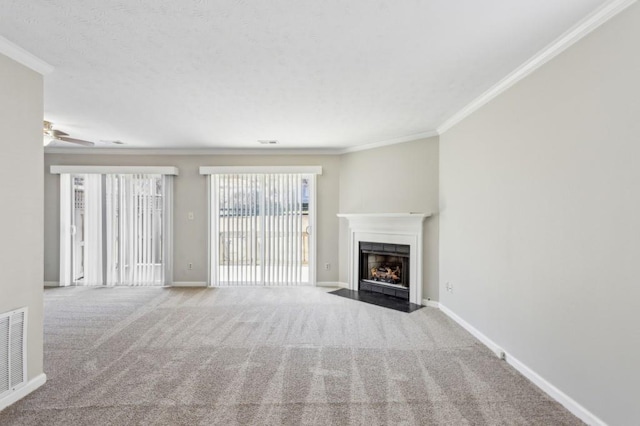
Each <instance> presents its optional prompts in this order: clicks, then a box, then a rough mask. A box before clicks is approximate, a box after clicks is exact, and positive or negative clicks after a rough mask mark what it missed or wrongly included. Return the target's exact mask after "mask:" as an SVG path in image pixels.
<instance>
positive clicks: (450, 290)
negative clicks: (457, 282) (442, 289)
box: [447, 282, 453, 293]
mask: <svg viewBox="0 0 640 426" xmlns="http://www.w3.org/2000/svg"><path fill="white" fill-rule="evenodd" d="M447 291H448V292H449V293H453V286H452V285H451V283H449V282H448V283H447Z"/></svg>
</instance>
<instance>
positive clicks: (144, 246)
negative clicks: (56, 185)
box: [60, 174, 171, 285]
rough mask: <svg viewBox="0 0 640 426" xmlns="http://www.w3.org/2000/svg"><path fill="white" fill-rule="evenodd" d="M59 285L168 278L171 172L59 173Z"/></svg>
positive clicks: (162, 280)
mask: <svg viewBox="0 0 640 426" xmlns="http://www.w3.org/2000/svg"><path fill="white" fill-rule="evenodd" d="M60 192H61V196H60V203H61V209H60V211H61V227H60V230H61V231H60V232H61V234H60V240H61V253H60V282H61V285H164V284H167V283H168V282H167V281H168V280H170V277H171V275H170V273H169V272H170V262H169V258H170V256H169V253H170V241H169V238H170V236H171V232H170V225H171V220H170V213H171V176H165V175H160V174H61V179H60Z"/></svg>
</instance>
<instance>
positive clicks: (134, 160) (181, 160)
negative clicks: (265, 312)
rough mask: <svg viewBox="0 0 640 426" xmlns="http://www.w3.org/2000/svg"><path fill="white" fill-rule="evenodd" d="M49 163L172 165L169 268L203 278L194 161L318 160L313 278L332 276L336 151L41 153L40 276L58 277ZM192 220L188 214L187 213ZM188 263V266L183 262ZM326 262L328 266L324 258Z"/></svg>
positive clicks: (203, 231) (55, 182)
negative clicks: (171, 259) (171, 254)
mask: <svg viewBox="0 0 640 426" xmlns="http://www.w3.org/2000/svg"><path fill="white" fill-rule="evenodd" d="M50 165H113V166H129V165H132V166H152V165H158V166H177V167H178V168H179V170H180V175H179V176H177V177H176V178H175V186H174V194H175V198H174V271H173V279H174V281H176V282H205V281H206V280H207V181H206V177H205V176H202V175H200V174H199V167H200V166H257V165H261V166H263V165H265V166H266V165H272V166H278V165H282V166H286V165H319V166H322V169H323V174H322V175H321V176H318V180H317V182H318V183H317V197H318V203H317V204H318V210H317V215H318V217H317V220H318V223H317V235H318V256H317V261H318V268H317V280H318V281H319V282H322V281H330V282H335V281H337V280H338V218H337V217H336V214H337V213H338V198H337V195H336V194H338V185H339V177H340V167H339V166H340V159H339V157H337V156H323V155H313V156H302V155H288V156H281V155H264V156H253V155H241V156H230V155H219V156H207V155H177V156H146V155H104V154H97V155H86V154H84V155H79V154H73V155H60V154H47V155H45V178H44V180H45V201H44V202H45V211H46V215H45V232H44V236H45V238H44V243H45V259H44V265H45V270H44V273H45V281H54V282H58V281H59V267H60V266H59V256H60V226H59V223H60V222H59V217H60V186H59V184H60V177H59V176H58V175H52V174H51V173H49V166H50ZM189 212H193V213H194V220H188V213H189ZM189 263H193V269H192V270H189V269H188V267H187V266H188V264H189ZM325 263H329V264H331V268H330V270H328V271H327V270H325V269H324V264H325Z"/></svg>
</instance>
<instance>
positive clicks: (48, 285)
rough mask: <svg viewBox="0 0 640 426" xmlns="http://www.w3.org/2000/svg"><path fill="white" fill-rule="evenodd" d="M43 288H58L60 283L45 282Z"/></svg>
mask: <svg viewBox="0 0 640 426" xmlns="http://www.w3.org/2000/svg"><path fill="white" fill-rule="evenodd" d="M44 286H45V287H60V283H59V282H58V281H45V282H44Z"/></svg>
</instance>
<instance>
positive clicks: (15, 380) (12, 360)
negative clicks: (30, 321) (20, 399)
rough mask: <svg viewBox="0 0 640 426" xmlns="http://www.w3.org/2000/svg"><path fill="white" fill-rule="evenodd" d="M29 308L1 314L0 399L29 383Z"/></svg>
mask: <svg viewBox="0 0 640 426" xmlns="http://www.w3.org/2000/svg"><path fill="white" fill-rule="evenodd" d="M26 325H27V308H22V309H18V310H15V311H11V312H7V313H4V314H0V399H2V398H3V397H5V396H6V395H7V394H9V393H10V392H12V391H14V390H16V389H17V388H19V387H20V386H22V385H24V384H25V383H26V381H27V359H26V352H27V351H26V345H27V339H26V335H25V333H26Z"/></svg>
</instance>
